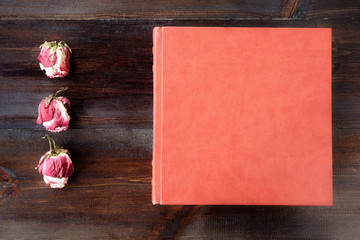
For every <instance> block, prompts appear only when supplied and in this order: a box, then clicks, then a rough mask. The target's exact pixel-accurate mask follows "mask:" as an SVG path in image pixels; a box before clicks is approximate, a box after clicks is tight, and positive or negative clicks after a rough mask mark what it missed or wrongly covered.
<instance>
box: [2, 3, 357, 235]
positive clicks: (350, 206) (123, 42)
mask: <svg viewBox="0 0 360 240" xmlns="http://www.w3.org/2000/svg"><path fill="white" fill-rule="evenodd" d="M0 19H1V20H0V156H1V158H0V173H1V175H0V176H1V178H0V179H1V185H0V193H1V198H0V239H174V238H175V239H324V240H325V239H326V240H328V239H339V240H340V239H341V240H344V239H360V2H359V1H355V0H353V1H340V0H339V1H335V0H330V1H325V0H322V1H309V0H299V1H298V0H285V1H280V0H276V1H264V0H255V1H250V0H244V1H226V0H209V1H195V0H194V1H191V0H188V1H173V0H167V1H165V0H155V1H152V2H151V3H150V1H144V2H143V1H138V0H135V1H125V0H119V1H95V0H93V1H56V2H55V1H54V2H53V1H43V0H38V1H25V0H20V1H13V0H3V1H1V2H0ZM161 25H179V26H180V25H181V26H242V27H259V26H262V27H331V28H333V80H332V81H333V168H334V170H333V174H334V177H333V182H334V188H333V191H334V206H332V207H308V206H307V207H304V206H303V207H296V206H292V207H289V206H153V205H152V204H151V159H152V97H153V93H152V29H153V27H154V26H161ZM45 40H49V41H52V40H57V41H59V40H64V41H65V42H66V43H68V44H69V45H70V47H71V48H72V50H73V54H72V55H71V69H70V74H69V76H67V77H65V78H63V79H49V78H46V77H45V74H44V72H42V71H41V70H40V68H39V66H38V62H37V60H36V58H37V56H38V54H39V48H38V46H39V45H40V44H42V43H43V42H44V41H45ZM296 60H297V59H294V61H296ZM66 86H67V87H69V90H68V91H66V92H65V93H64V94H63V95H64V96H66V97H68V98H69V99H70V101H71V117H72V119H71V123H70V129H69V130H68V131H66V132H61V133H58V134H51V135H52V136H53V137H54V138H55V140H56V141H57V143H58V144H59V145H61V146H63V147H65V148H67V149H69V150H70V152H71V155H72V159H73V161H74V165H75V173H74V175H73V176H71V178H70V182H69V185H68V186H67V187H65V188H64V189H62V190H58V189H50V188H48V187H46V186H45V184H44V182H43V181H42V178H41V176H40V175H39V174H38V173H37V171H36V170H35V169H34V167H35V166H36V165H37V161H38V160H39V158H40V156H41V155H42V154H43V153H44V152H46V151H47V150H48V145H47V144H48V143H47V142H46V141H45V140H44V139H42V138H41V137H43V136H44V135H45V133H46V132H45V130H44V128H43V127H42V126H40V125H37V124H36V123H35V122H36V118H37V107H38V104H39V102H40V100H41V99H42V98H43V97H45V96H47V95H49V94H50V93H52V92H54V91H56V90H57V89H59V88H60V87H66Z"/></svg>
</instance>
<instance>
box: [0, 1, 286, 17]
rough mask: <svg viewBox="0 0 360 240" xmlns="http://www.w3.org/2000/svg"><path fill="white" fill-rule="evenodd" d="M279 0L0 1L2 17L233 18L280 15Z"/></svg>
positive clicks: (0, 14) (280, 3)
mask: <svg viewBox="0 0 360 240" xmlns="http://www.w3.org/2000/svg"><path fill="white" fill-rule="evenodd" d="M281 6H282V1H281V0H274V1H263V0H240V1H233V0H208V1H196V0H185V1H174V0H170V1H169V0H153V1H140V0H134V1H126V0H118V1H106V0H99V1H98V0H91V1H85V0H79V1H68V0H60V1H51V2H49V1H45V0H37V1H33V0H32V1H26V0H19V1H12V0H3V1H1V2H0V17H1V18H2V19H14V18H15V19H29V18H31V19H52V20H53V19H61V20H70V19H71V20H75V19H82V20H83V19H165V18H166V19H177V20H180V19H234V18H237V19H238V18H267V19H268V18H273V17H281V11H282V8H281Z"/></svg>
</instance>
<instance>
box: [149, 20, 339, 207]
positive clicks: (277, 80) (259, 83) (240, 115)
mask: <svg viewBox="0 0 360 240" xmlns="http://www.w3.org/2000/svg"><path fill="white" fill-rule="evenodd" d="M153 37H154V49H153V52H154V139H153V182H152V184H153V203H154V204H181V205H185V204H196V205H210V204H211V205H215V204H216V205H218V204H221V205H227V204H231V205H237V204H241V205H332V127H331V29H325V28H316V29H315V28H312V29H310V28H219V27H157V28H155V29H154V34H153Z"/></svg>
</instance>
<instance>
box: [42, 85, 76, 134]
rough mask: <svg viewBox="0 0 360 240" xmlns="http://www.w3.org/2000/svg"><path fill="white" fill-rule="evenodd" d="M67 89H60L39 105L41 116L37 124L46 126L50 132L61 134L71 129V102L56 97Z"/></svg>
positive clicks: (64, 98)
mask: <svg viewBox="0 0 360 240" xmlns="http://www.w3.org/2000/svg"><path fill="white" fill-rule="evenodd" d="M66 89H67V88H63V89H60V90H59V91H57V92H56V93H55V94H54V95H53V94H51V95H49V96H48V97H46V98H44V99H43V100H42V101H41V102H40V104H39V116H38V118H37V120H36V123H37V124H42V125H44V127H45V128H46V130H48V131H50V132H61V131H64V130H67V129H68V128H69V121H70V115H69V111H70V101H69V100H68V99H67V98H66V97H57V96H56V95H57V94H58V93H59V92H61V91H65V90H66Z"/></svg>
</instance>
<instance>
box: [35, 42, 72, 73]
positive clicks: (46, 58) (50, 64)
mask: <svg viewBox="0 0 360 240" xmlns="http://www.w3.org/2000/svg"><path fill="white" fill-rule="evenodd" d="M40 48H41V51H40V54H39V57H38V60H39V61H40V63H39V65H40V68H41V70H45V73H46V76H48V77H50V78H55V77H61V78H62V77H65V76H66V75H68V73H69V59H70V53H71V49H70V47H69V46H68V45H67V44H66V43H65V42H64V41H60V42H59V43H56V41H52V42H46V41H45V42H44V43H43V44H42V45H40Z"/></svg>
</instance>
